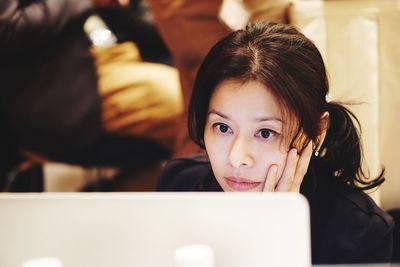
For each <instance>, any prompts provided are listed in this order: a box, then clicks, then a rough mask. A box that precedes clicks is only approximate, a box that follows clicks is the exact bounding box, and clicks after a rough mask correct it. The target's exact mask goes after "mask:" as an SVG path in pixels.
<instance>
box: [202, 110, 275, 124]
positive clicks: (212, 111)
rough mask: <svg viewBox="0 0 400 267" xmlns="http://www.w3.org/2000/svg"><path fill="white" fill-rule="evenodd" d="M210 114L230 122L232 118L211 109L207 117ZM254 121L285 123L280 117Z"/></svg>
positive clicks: (262, 118) (261, 118)
mask: <svg viewBox="0 0 400 267" xmlns="http://www.w3.org/2000/svg"><path fill="white" fill-rule="evenodd" d="M210 114H216V115H218V116H220V117H222V118H224V119H227V120H230V118H229V116H228V115H226V114H224V113H222V112H220V111H216V110H215V109H211V110H210V111H209V112H208V113H207V115H210ZM254 120H255V121H257V122H263V121H279V122H281V123H283V121H282V119H281V118H278V117H260V118H255V119H254Z"/></svg>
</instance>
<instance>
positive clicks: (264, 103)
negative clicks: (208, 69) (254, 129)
mask: <svg viewBox="0 0 400 267" xmlns="http://www.w3.org/2000/svg"><path fill="white" fill-rule="evenodd" d="M210 109H216V110H219V109H230V110H246V111H247V112H250V113H252V114H254V116H257V115H260V116H265V115H268V116H271V115H273V116H275V117H279V118H281V117H282V107H281V104H280V103H279V101H278V100H277V98H276V97H275V95H274V94H273V93H272V91H271V90H270V89H269V88H268V87H266V86H265V85H264V84H262V83H260V82H258V81H246V82H242V81H238V80H227V81H224V82H222V83H220V84H219V85H218V86H217V88H216V89H215V91H214V93H213V95H212V97H211V100H210V105H209V110H210ZM265 113H267V114H265Z"/></svg>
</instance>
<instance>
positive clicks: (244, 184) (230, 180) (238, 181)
mask: <svg viewBox="0 0 400 267" xmlns="http://www.w3.org/2000/svg"><path fill="white" fill-rule="evenodd" d="M224 178H225V180H226V182H227V184H228V186H229V187H230V188H232V189H233V190H235V191H248V190H251V189H253V188H256V187H257V186H259V185H260V184H261V182H256V181H253V180H250V179H247V178H242V177H235V176H228V177H224Z"/></svg>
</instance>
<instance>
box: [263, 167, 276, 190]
mask: <svg viewBox="0 0 400 267" xmlns="http://www.w3.org/2000/svg"><path fill="white" fill-rule="evenodd" d="M277 173H278V166H277V165H275V164H273V165H271V166H270V167H269V169H268V174H267V179H266V180H265V184H264V189H263V192H273V191H274V190H275V184H276V175H277Z"/></svg>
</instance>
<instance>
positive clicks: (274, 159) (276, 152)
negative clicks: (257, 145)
mask: <svg viewBox="0 0 400 267" xmlns="http://www.w3.org/2000/svg"><path fill="white" fill-rule="evenodd" d="M286 158H287V152H286V151H283V150H280V149H276V148H270V149H267V150H263V152H262V156H259V159H261V160H260V162H259V164H258V166H259V168H260V169H259V172H260V173H262V172H264V173H265V175H264V177H266V176H267V174H268V170H269V168H270V167H271V165H273V164H275V165H278V173H277V176H278V177H280V176H281V175H282V172H283V169H284V168H285V164H286Z"/></svg>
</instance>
